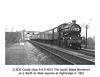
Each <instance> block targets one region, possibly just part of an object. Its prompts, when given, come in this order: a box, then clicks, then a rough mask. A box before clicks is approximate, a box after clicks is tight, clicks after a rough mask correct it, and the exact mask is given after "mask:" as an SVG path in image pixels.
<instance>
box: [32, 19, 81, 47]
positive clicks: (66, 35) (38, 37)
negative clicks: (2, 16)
mask: <svg viewBox="0 0 100 77" xmlns="http://www.w3.org/2000/svg"><path fill="white" fill-rule="evenodd" d="M80 33H81V27H80V26H79V25H78V24H76V20H72V22H71V23H63V24H61V25H59V26H58V27H55V28H53V29H50V30H47V31H45V32H40V33H38V34H34V35H33V36H32V37H31V38H30V39H31V40H35V41H38V42H43V43H48V44H53V45H59V46H61V47H66V48H75V49H81V40H82V38H81V34H80Z"/></svg>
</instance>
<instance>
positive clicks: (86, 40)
mask: <svg viewBox="0 0 100 77" xmlns="http://www.w3.org/2000/svg"><path fill="white" fill-rule="evenodd" d="M87 28H88V25H86V43H85V48H86V49H87Z"/></svg>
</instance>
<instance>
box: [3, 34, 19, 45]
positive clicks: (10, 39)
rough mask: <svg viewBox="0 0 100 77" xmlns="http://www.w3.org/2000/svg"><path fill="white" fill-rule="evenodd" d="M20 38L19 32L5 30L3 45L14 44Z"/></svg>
mask: <svg viewBox="0 0 100 77" xmlns="http://www.w3.org/2000/svg"><path fill="white" fill-rule="evenodd" d="M20 39H21V32H5V45H6V46H7V45H8V44H14V43H17V42H19V40H20Z"/></svg>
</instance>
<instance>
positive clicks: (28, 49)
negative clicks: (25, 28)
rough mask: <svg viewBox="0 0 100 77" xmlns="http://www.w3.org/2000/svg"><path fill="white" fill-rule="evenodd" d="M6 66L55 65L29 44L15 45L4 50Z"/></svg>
mask: <svg viewBox="0 0 100 77" xmlns="http://www.w3.org/2000/svg"><path fill="white" fill-rule="evenodd" d="M5 64H6V65H52V64H56V63H55V62H53V61H52V60H51V59H50V58H49V57H48V56H46V55H45V54H43V53H42V52H40V51H39V50H38V49H37V48H35V47H34V46H33V45H31V44H30V43H29V42H25V43H24V44H23V43H16V44H13V45H12V46H11V47H9V48H6V50H5Z"/></svg>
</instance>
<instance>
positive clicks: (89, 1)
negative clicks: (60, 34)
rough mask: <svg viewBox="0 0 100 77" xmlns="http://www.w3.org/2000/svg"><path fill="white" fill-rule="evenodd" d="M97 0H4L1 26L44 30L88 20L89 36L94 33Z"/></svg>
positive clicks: (83, 23) (84, 23)
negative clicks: (95, 2) (95, 3)
mask: <svg viewBox="0 0 100 77" xmlns="http://www.w3.org/2000/svg"><path fill="white" fill-rule="evenodd" d="M94 1H95V0H6V1H5V0H2V1H1V2H2V3H1V5H2V8H1V11H2V12H1V15H2V17H1V18H2V20H1V22H2V26H5V29H12V28H13V29H14V30H23V29H25V30H31V31H45V30H49V29H52V28H54V27H57V26H59V25H60V24H62V23H67V22H71V21H72V20H76V21H77V24H80V25H81V26H82V35H85V29H84V27H83V26H85V25H86V24H89V29H88V36H94V35H95V26H94V23H93V22H94V11H93V9H95V7H94V6H93V5H94Z"/></svg>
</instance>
